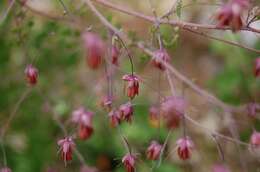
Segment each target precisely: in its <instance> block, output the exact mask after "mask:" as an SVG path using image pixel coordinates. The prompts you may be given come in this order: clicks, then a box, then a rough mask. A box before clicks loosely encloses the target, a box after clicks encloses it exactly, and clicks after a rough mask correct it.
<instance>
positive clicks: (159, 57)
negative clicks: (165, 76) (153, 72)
mask: <svg viewBox="0 0 260 172" xmlns="http://www.w3.org/2000/svg"><path fill="white" fill-rule="evenodd" d="M169 61H170V56H169V54H168V53H167V51H166V50H165V49H159V50H156V51H155V52H154V57H153V59H152V64H153V65H154V66H155V67H157V68H158V69H160V70H162V71H164V70H165V65H164V64H163V63H164V62H165V63H167V62H169Z"/></svg>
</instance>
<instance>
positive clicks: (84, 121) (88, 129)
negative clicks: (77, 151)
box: [72, 107, 94, 140]
mask: <svg viewBox="0 0 260 172" xmlns="http://www.w3.org/2000/svg"><path fill="white" fill-rule="evenodd" d="M93 115H94V113H93V112H90V111H87V110H86V109H85V108H83V107H80V108H78V109H76V110H75V111H73V113H72V122H74V123H76V124H78V125H79V128H78V135H79V138H80V139H82V140H86V139H88V138H89V137H90V136H91V135H92V133H93V131H94V129H93V127H92V118H93Z"/></svg>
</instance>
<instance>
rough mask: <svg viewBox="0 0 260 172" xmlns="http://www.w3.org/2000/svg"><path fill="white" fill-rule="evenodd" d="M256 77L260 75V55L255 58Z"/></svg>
mask: <svg viewBox="0 0 260 172" xmlns="http://www.w3.org/2000/svg"><path fill="white" fill-rule="evenodd" d="M254 73H255V77H260V57H258V58H256V60H255V68H254Z"/></svg>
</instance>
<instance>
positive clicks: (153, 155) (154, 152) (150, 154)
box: [146, 141, 162, 160]
mask: <svg viewBox="0 0 260 172" xmlns="http://www.w3.org/2000/svg"><path fill="white" fill-rule="evenodd" d="M161 149H162V145H160V144H159V143H158V142H156V141H152V142H151V144H150V146H149V147H148V149H147V151H146V156H147V158H148V159H150V160H157V159H158V158H159V157H160V154H161Z"/></svg>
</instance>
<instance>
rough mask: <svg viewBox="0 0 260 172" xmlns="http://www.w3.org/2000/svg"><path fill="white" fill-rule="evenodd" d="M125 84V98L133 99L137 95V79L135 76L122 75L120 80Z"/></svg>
mask: <svg viewBox="0 0 260 172" xmlns="http://www.w3.org/2000/svg"><path fill="white" fill-rule="evenodd" d="M122 79H123V80H124V81H126V82H127V96H128V97H130V98H131V99H133V98H134V97H135V96H136V95H138V93H139V78H138V77H137V76H135V75H132V74H129V75H124V76H123V78H122Z"/></svg>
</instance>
